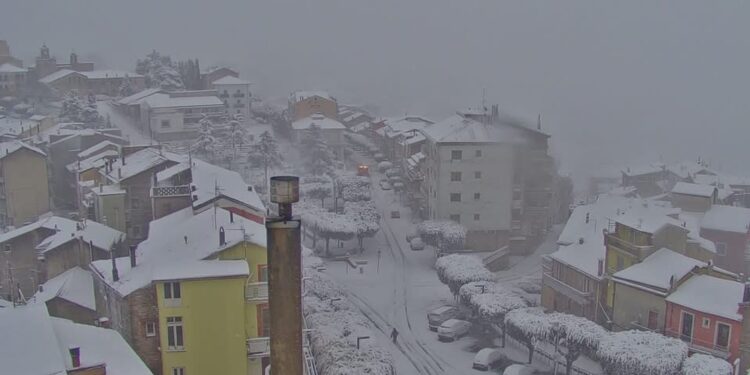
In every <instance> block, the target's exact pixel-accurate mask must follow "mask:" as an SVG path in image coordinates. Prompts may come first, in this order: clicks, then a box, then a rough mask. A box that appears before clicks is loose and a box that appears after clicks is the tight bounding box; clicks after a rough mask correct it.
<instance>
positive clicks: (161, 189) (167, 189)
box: [151, 185, 190, 197]
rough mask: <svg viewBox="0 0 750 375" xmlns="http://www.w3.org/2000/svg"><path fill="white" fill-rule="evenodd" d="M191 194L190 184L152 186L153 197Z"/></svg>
mask: <svg viewBox="0 0 750 375" xmlns="http://www.w3.org/2000/svg"><path fill="white" fill-rule="evenodd" d="M186 195H190V185H181V186H156V187H153V188H151V196H152V197H180V196H186Z"/></svg>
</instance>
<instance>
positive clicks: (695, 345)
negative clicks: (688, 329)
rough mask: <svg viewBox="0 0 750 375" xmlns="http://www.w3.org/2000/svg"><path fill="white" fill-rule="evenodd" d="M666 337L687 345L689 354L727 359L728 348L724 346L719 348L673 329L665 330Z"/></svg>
mask: <svg viewBox="0 0 750 375" xmlns="http://www.w3.org/2000/svg"><path fill="white" fill-rule="evenodd" d="M664 333H665V334H666V335H667V336H671V337H674V338H678V339H680V340H682V341H684V342H685V343H686V344H688V348H689V349H690V351H691V352H697V353H704V354H710V355H712V356H715V357H719V358H723V359H727V358H729V355H730V353H729V348H728V347H725V346H719V345H716V344H715V343H712V342H707V341H703V340H698V339H696V338H695V337H693V336H686V335H683V334H681V333H680V332H677V331H675V330H673V329H666V330H665V332H664Z"/></svg>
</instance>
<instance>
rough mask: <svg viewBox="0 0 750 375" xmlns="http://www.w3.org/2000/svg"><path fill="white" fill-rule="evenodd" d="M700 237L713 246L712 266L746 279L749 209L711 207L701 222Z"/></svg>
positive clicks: (748, 246) (749, 242)
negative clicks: (743, 275)
mask: <svg viewBox="0 0 750 375" xmlns="http://www.w3.org/2000/svg"><path fill="white" fill-rule="evenodd" d="M700 235H701V237H703V238H706V239H708V240H710V241H713V243H714V244H715V245H716V256H715V257H714V264H716V266H717V267H721V268H724V269H727V270H729V271H732V272H735V273H738V274H745V275H748V274H749V273H748V271H750V266H748V260H747V251H748V249H750V209H748V208H744V207H732V206H722V205H714V206H712V207H711V209H709V210H708V211H707V212H706V214H705V215H704V216H703V219H701V222H700Z"/></svg>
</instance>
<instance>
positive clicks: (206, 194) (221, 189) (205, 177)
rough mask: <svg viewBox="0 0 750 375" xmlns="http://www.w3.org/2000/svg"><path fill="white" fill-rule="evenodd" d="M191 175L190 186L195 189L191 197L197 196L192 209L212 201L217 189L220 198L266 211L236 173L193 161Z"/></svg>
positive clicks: (248, 186) (256, 196)
mask: <svg viewBox="0 0 750 375" xmlns="http://www.w3.org/2000/svg"><path fill="white" fill-rule="evenodd" d="M191 175H192V178H193V183H192V185H193V186H194V187H195V190H194V191H193V195H194V196H197V199H196V200H194V201H193V207H199V206H201V205H203V204H204V203H206V202H209V201H211V200H212V199H214V198H215V197H216V195H217V188H218V194H219V195H221V196H225V197H227V198H230V199H234V200H236V201H238V202H240V203H243V204H246V205H248V206H250V207H253V208H255V209H256V210H258V211H261V212H265V210H266V209H265V206H264V205H263V202H262V201H261V200H260V197H259V196H258V193H256V192H255V189H253V188H252V187H251V186H250V185H248V184H246V183H245V180H244V179H243V178H242V175H240V174H239V173H238V172H235V171H230V170H228V169H225V168H222V167H219V166H216V165H213V164H209V163H206V162H204V161H201V160H197V159H194V160H193V166H192V168H191Z"/></svg>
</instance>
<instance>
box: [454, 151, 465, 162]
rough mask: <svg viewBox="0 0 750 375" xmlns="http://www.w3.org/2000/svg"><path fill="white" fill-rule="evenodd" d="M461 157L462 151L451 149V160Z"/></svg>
mask: <svg viewBox="0 0 750 375" xmlns="http://www.w3.org/2000/svg"><path fill="white" fill-rule="evenodd" d="M462 157H463V151H461V150H452V151H451V160H461V159H462Z"/></svg>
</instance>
